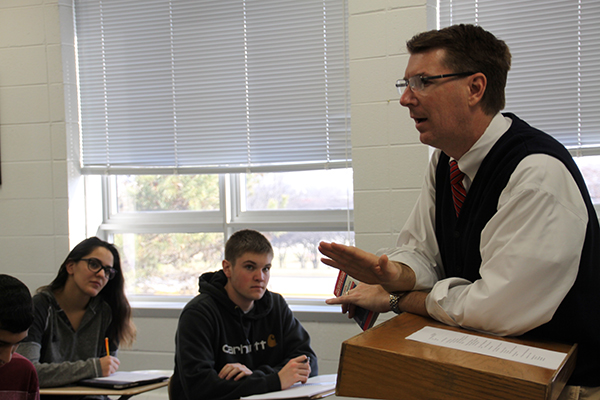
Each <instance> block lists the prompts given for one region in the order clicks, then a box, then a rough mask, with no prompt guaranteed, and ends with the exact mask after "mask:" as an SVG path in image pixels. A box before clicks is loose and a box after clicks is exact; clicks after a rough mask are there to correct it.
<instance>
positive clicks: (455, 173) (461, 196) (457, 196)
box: [450, 160, 467, 217]
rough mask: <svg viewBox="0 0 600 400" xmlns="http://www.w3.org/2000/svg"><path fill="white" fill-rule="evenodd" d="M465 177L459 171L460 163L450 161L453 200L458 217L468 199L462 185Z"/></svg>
mask: <svg viewBox="0 0 600 400" xmlns="http://www.w3.org/2000/svg"><path fill="white" fill-rule="evenodd" d="M464 176H465V174H464V173H463V172H461V171H460V169H458V163H457V162H456V161H455V160H452V161H450V184H451V185H452V199H453V200H454V209H455V210H456V216H457V217H458V214H460V209H461V207H462V205H463V203H464V202H465V197H467V191H466V190H465V187H464V186H463V184H462V180H463V178H464Z"/></svg>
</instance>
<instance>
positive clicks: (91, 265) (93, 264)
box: [81, 258, 117, 281]
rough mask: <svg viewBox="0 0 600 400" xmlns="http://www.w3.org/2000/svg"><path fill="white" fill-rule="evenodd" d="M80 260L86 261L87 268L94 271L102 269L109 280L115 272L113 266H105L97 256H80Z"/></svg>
mask: <svg viewBox="0 0 600 400" xmlns="http://www.w3.org/2000/svg"><path fill="white" fill-rule="evenodd" d="M81 261H87V266H88V269H89V270H90V271H92V272H94V273H96V274H97V273H98V272H100V270H101V269H103V270H104V275H105V276H106V277H107V278H108V280H109V281H110V280H111V279H112V278H114V277H115V275H116V274H117V270H116V269H114V268H113V267H106V266H104V265H102V262H101V261H100V260H98V259H97V258H82V259H81Z"/></svg>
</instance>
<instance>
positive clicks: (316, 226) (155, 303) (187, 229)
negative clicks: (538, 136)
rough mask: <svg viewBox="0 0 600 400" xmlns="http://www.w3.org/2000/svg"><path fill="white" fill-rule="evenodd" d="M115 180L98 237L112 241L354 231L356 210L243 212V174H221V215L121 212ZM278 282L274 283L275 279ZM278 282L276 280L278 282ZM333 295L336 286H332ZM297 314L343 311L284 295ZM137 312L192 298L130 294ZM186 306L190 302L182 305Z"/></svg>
mask: <svg viewBox="0 0 600 400" xmlns="http://www.w3.org/2000/svg"><path fill="white" fill-rule="evenodd" d="M114 181H115V178H114V177H113V176H109V175H104V176H102V178H101V186H102V188H101V191H102V199H103V201H102V215H103V221H102V223H101V224H100V226H99V228H98V233H97V235H98V236H99V237H101V238H103V239H104V240H107V241H112V239H113V235H114V234H122V233H130V234H131V233H133V234H143V233H222V234H223V238H224V242H225V240H226V239H227V238H228V237H229V236H231V235H232V234H233V233H234V232H235V231H237V230H239V229H244V228H249V229H256V230H258V231H263V232H268V231H285V232H311V231H317V232H318V231H323V232H329V231H339V232H353V231H354V210H352V209H336V210H322V209H321V210H260V211H253V210H251V211H248V210H244V209H243V204H242V203H243V201H242V199H243V190H244V189H243V183H244V181H243V179H242V177H241V174H219V208H220V209H219V210H214V211H143V212H124V213H118V212H116V192H115V185H114ZM272 279H273V278H272ZM275 279H276V278H275ZM332 293H333V283H332ZM285 297H286V300H287V301H288V302H289V303H290V305H293V306H294V307H296V308H297V310H298V311H307V310H308V311H317V312H322V311H324V312H327V314H329V313H332V312H334V311H333V309H335V312H336V313H339V307H337V306H329V305H327V304H325V303H324V301H323V299H309V298H297V297H291V296H285ZM128 298H129V299H130V301H131V302H132V305H134V307H135V308H140V309H147V308H151V309H161V310H165V309H166V310H168V309H173V308H174V309H179V310H180V309H181V307H182V302H187V301H189V300H190V299H191V298H192V296H188V295H175V296H162V295H136V294H128ZM183 304H185V303H183Z"/></svg>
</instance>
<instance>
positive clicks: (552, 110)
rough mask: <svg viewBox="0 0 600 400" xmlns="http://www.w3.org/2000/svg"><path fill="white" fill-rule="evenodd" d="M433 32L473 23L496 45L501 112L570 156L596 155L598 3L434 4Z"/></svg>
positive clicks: (469, 0)
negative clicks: (503, 65) (501, 70)
mask: <svg viewBox="0 0 600 400" xmlns="http://www.w3.org/2000/svg"><path fill="white" fill-rule="evenodd" d="M439 17H440V25H441V26H442V27H444V26H449V25H453V24H459V23H474V24H476V25H479V26H481V27H483V28H484V29H486V30H488V31H490V32H492V33H493V34H494V35H496V36H497V37H499V38H500V39H502V40H504V41H505V42H506V43H507V44H508V46H509V47H510V50H511V53H512V56H513V65H512V68H511V71H510V72H509V73H508V82H507V88H506V111H510V112H514V113H515V114H517V115H518V116H519V117H521V118H522V119H524V120H526V121H527V122H528V123H529V124H531V125H532V126H535V127H537V128H539V129H541V130H543V131H545V132H547V133H549V134H551V135H553V136H554V137H555V138H556V139H558V140H560V141H561V142H562V143H563V144H564V145H565V146H566V147H567V148H569V149H571V151H572V152H573V154H576V155H592V154H600V75H599V71H600V2H598V0H545V1H538V0H440V9H439Z"/></svg>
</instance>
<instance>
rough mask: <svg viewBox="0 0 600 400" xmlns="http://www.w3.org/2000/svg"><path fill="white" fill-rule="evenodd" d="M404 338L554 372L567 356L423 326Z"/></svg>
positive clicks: (537, 348) (556, 352)
mask: <svg viewBox="0 0 600 400" xmlns="http://www.w3.org/2000/svg"><path fill="white" fill-rule="evenodd" d="M406 338H407V339H409V340H416V341H417V342H423V343H429V344H433V345H436V346H443V347H448V348H450V349H457V350H462V351H469V352H471V353H477V354H483V355H486V356H492V357H498V358H502V359H504V360H509V361H516V362H520V363H524V364H529V365H535V366H538V367H542V368H549V369H557V368H558V367H560V365H561V364H562V362H563V361H564V359H565V357H567V353H561V352H558V351H552V350H546V349H541V348H539V347H533V346H526V345H522V344H517V343H511V342H506V341H501V340H496V339H490V338H486V337H481V336H476V335H471V334H468V333H464V332H455V331H449V330H447V329H439V328H434V327H432V326H426V327H424V328H422V329H420V330H418V331H417V332H415V333H413V334H412V335H409V336H407V337H406Z"/></svg>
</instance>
